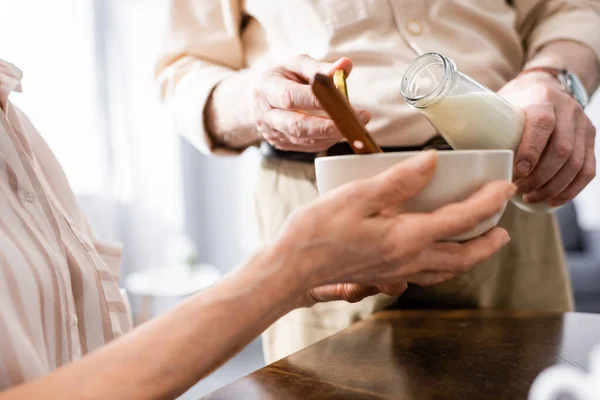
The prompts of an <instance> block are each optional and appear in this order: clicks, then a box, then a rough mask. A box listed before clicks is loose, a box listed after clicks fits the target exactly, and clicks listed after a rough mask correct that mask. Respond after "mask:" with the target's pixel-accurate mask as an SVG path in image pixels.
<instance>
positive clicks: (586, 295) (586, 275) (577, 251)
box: [556, 202, 600, 313]
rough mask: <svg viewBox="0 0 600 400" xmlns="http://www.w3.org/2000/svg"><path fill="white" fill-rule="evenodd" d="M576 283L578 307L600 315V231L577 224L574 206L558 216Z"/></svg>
mask: <svg viewBox="0 0 600 400" xmlns="http://www.w3.org/2000/svg"><path fill="white" fill-rule="evenodd" d="M556 216H557V218H558V223H559V226H560V231H561V235H562V240H563V244H564V246H565V250H566V252H567V263H568V264H569V272H570V274H571V280H572V281H573V292H574V295H575V307H576V309H577V311H581V312H596V313H600V230H586V229H583V228H582V227H581V225H580V224H579V222H578V220H577V210H576V208H575V205H574V204H573V202H570V203H568V204H566V205H565V206H564V207H562V208H560V209H559V210H558V211H557V212H556Z"/></svg>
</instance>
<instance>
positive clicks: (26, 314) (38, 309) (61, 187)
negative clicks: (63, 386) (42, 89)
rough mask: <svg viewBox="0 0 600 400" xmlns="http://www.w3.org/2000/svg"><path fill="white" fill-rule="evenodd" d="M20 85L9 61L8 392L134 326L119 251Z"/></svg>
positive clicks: (3, 348)
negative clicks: (96, 224) (23, 100)
mask: <svg viewBox="0 0 600 400" xmlns="http://www.w3.org/2000/svg"><path fill="white" fill-rule="evenodd" d="M20 80H21V71H19V70H18V69H17V68H16V67H14V66H13V65H12V64H9V63H7V62H5V61H2V60H0V105H1V110H0V391H2V390H4V389H7V388H9V387H12V386H15V385H18V384H21V383H24V382H27V381H30V380H32V379H36V378H38V377H40V376H42V375H45V374H48V373H50V372H52V371H53V370H55V369H56V368H58V367H60V366H61V365H64V364H66V363H69V362H71V361H73V360H76V359H78V358H80V357H82V356H83V355H85V354H86V353H88V352H91V351H93V350H95V349H97V348H99V347H101V346H103V345H104V344H106V343H107V342H109V341H110V340H112V339H115V338H117V337H119V336H121V335H122V334H123V333H124V332H126V331H128V330H129V329H130V328H131V319H130V315H129V308H128V303H127V302H126V300H125V298H124V296H122V293H121V290H120V289H119V284H118V281H119V280H118V276H119V265H120V255H121V250H120V247H119V246H115V245H112V244H107V243H102V242H100V241H98V240H97V239H96V238H95V236H94V233H93V231H92V229H91V227H90V225H89V223H88V221H87V220H86V218H85V216H84V215H83V212H82V211H81V209H80V207H79V206H78V204H77V200H76V198H75V195H74V194H73V192H72V191H71V189H70V187H69V184H68V182H67V179H66V177H65V174H64V172H63V171H62V169H61V167H60V165H59V164H58V162H57V160H56V158H55V157H54V156H53V154H52V152H51V151H50V149H49V148H48V146H47V145H46V143H45V142H44V140H43V139H42V138H41V136H40V135H39V134H38V132H37V131H36V130H35V129H34V127H33V126H32V125H31V123H30V122H29V120H28V119H27V117H25V115H24V114H23V113H22V112H21V111H20V110H18V109H17V108H16V107H15V106H14V105H12V104H11V103H10V102H9V101H8V95H9V94H10V92H11V91H19V90H20ZM74 151H75V150H74Z"/></svg>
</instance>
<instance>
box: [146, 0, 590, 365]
mask: <svg viewBox="0 0 600 400" xmlns="http://www.w3.org/2000/svg"><path fill="white" fill-rule="evenodd" d="M171 3H172V4H171V16H170V26H169V33H168V37H167V41H166V47H165V52H164V54H163V56H162V58H161V60H160V63H159V66H158V75H157V76H158V78H157V79H158V81H159V83H160V85H161V87H162V94H163V97H164V99H165V102H166V103H167V104H168V105H169V107H170V109H171V111H172V113H173V117H174V120H175V122H176V123H177V126H178V129H179V131H180V132H181V133H182V134H183V135H184V136H185V137H186V138H187V139H189V141H190V142H191V143H193V144H194V145H195V146H196V147H197V148H198V149H200V150H201V151H203V152H206V153H209V152H210V153H214V154H237V153H239V152H241V151H242V150H244V149H245V148H246V147H248V146H251V145H259V144H260V146H261V150H262V152H263V154H264V159H263V162H262V168H261V172H260V175H259V182H258V186H257V189H256V202H257V207H256V209H257V216H258V222H259V224H258V226H259V229H260V231H259V235H260V238H261V239H262V243H263V244H266V243H269V242H270V241H272V240H273V238H274V237H275V235H276V233H277V232H278V231H279V229H280V227H281V226H282V224H283V221H284V220H285V219H286V217H287V216H288V214H289V213H291V212H292V211H293V210H294V209H296V208H297V207H299V206H300V205H302V204H304V203H306V202H308V201H310V200H312V199H314V198H315V197H317V190H316V186H315V175H314V166H313V160H314V158H315V157H316V156H319V155H335V154H347V153H348V152H349V148H348V146H347V145H345V144H344V143H339V142H340V139H341V136H340V133H339V132H338V131H337V130H336V128H335V126H334V125H333V124H332V122H331V121H330V120H328V119H325V118H320V117H317V116H315V115H311V114H308V115H307V113H306V112H302V113H301V112H297V111H298V110H315V109H316V110H318V109H319V108H320V106H319V104H318V102H317V101H316V100H315V98H314V97H313V96H312V94H311V92H310V90H309V87H308V86H307V85H306V83H307V81H308V79H309V78H310V77H311V76H312V75H313V74H314V73H315V72H321V73H329V74H331V73H332V72H333V71H334V70H335V69H339V68H343V69H345V70H346V71H347V72H349V71H350V70H351V69H352V74H351V75H350V76H349V81H348V85H349V94H350V100H351V102H352V104H353V105H354V106H355V107H356V108H357V111H358V112H359V115H360V116H361V118H362V121H363V122H364V123H367V122H368V121H369V119H370V123H369V129H370V131H371V132H372V133H373V135H374V137H375V140H376V141H377V142H378V144H379V145H380V146H381V147H383V148H384V150H387V151H402V150H414V149H422V148H425V147H443V146H444V143H443V140H440V138H439V137H437V134H436V131H435V129H434V128H433V127H432V126H431V125H430V124H429V123H428V122H427V120H426V119H425V118H424V117H422V116H420V115H418V113H417V112H415V111H414V110H411V109H410V108H409V107H407V106H406V105H405V104H404V101H403V100H402V97H401V94H400V84H401V77H402V74H403V72H404V70H405V69H406V67H407V65H408V64H409V63H410V61H411V60H413V59H414V58H415V57H416V56H418V55H420V54H423V53H426V52H431V51H434V52H439V53H442V54H444V55H446V56H448V57H450V58H452V59H453V60H454V61H455V62H456V63H457V65H458V67H459V68H460V69H461V70H462V71H463V72H465V73H466V74H467V75H469V76H471V77H473V78H474V79H476V80H478V81H479V82H481V83H482V84H484V85H485V86H487V87H489V88H491V89H493V90H497V91H499V92H500V93H501V94H502V95H503V96H504V97H505V98H506V99H508V100H509V101H511V102H513V103H515V104H517V105H519V106H521V107H522V108H523V109H524V110H525V111H526V114H527V121H526V128H525V132H524V134H523V140H522V142H521V145H520V147H519V149H518V152H517V154H516V157H515V160H516V163H515V175H516V177H517V181H516V182H517V184H518V187H519V189H520V191H521V192H522V193H523V194H524V195H525V200H526V201H528V202H531V203H536V202H541V201H549V202H550V204H552V205H555V206H556V205H560V204H563V203H565V202H566V201H568V200H570V199H572V198H574V197H575V196H576V195H577V194H578V193H579V192H580V191H581V190H582V189H583V188H584V187H585V186H586V185H587V183H588V182H590V180H591V179H592V178H593V177H594V175H595V163H596V161H595V155H594V140H595V129H594V127H593V126H592V124H591V122H590V121H589V120H588V118H587V117H586V116H585V114H584V113H583V111H582V107H583V106H585V97H586V96H585V94H586V92H587V94H591V93H592V92H594V90H595V89H596V87H597V86H598V82H599V80H600V72H599V71H600V68H599V64H598V57H599V55H600V2H599V1H598V0H512V1H503V0H496V1H481V0H463V1H450V0H428V1H415V0H286V1H282V0H246V1H237V0H172V2H171ZM575 77H578V78H579V79H576V78H575ZM501 225H502V226H503V227H504V228H506V229H507V230H508V231H509V232H510V233H511V236H512V237H513V240H512V241H511V244H510V246H509V247H508V250H507V251H506V252H502V253H501V254H499V255H498V256H496V257H494V258H492V259H491V260H489V261H488V262H487V263H486V266H485V268H478V269H475V270H473V271H471V273H469V274H466V275H465V276H463V277H460V278H458V279H454V280H452V281H449V282H446V283H444V284H440V285H436V286H433V287H428V288H421V287H417V286H409V288H408V290H407V291H406V292H404V294H403V295H402V296H401V297H400V298H399V299H397V298H393V297H386V296H376V297H372V298H369V299H367V300H365V301H363V302H361V303H358V304H354V305H348V304H343V303H328V304H321V305H317V306H315V307H313V308H311V309H302V310H297V311H295V312H292V313H290V314H289V315H287V316H286V317H285V318H283V319H282V320H280V321H278V322H277V323H276V324H274V325H273V326H272V327H271V328H270V329H269V330H268V331H267V332H266V333H265V336H264V345H265V355H266V358H267V361H273V360H276V359H278V358H280V357H283V356H285V355H287V354H289V353H291V352H293V351H296V350H298V349H300V348H302V347H304V346H306V345H308V344H310V343H312V342H314V341H316V340H319V339H321V338H323V337H325V336H327V335H329V334H332V333H334V332H336V331H337V330H340V329H342V328H344V327H346V326H348V325H349V324H350V323H352V321H355V320H356V319H359V318H361V317H363V316H365V315H366V314H369V313H371V312H373V311H374V310H377V309H380V308H383V307H386V306H390V305H391V304H393V303H394V302H395V305H394V306H395V307H490V308H519V309H538V310H555V311H567V310H571V309H572V307H573V300H572V295H571V288H570V283H569V280H568V275H567V272H566V269H565V262H564V256H563V252H562V248H561V244H560V241H559V236H558V232H557V229H556V226H555V221H554V218H553V217H552V215H549V214H527V213H525V212H523V211H521V210H519V209H517V208H516V207H514V206H512V205H511V206H510V207H509V208H508V210H507V212H506V213H505V215H504V218H503V220H502V222H501Z"/></svg>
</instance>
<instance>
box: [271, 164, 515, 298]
mask: <svg viewBox="0 0 600 400" xmlns="http://www.w3.org/2000/svg"><path fill="white" fill-rule="evenodd" d="M436 160H437V157H436V153H435V152H425V153H423V154H421V155H418V156H415V157H413V158H411V159H409V160H407V161H405V162H402V163H400V164H398V165H397V166H395V167H393V168H391V169H389V170H388V171H387V172H385V173H383V174H381V175H379V176H377V177H374V178H371V179H365V180H361V181H356V182H353V183H350V184H348V185H345V186H343V187H341V188H339V189H338V190H336V191H333V192H331V193H330V194H328V195H327V196H324V197H322V198H320V199H319V200H318V201H316V202H314V203H312V204H311V205H309V206H307V207H304V208H302V209H300V210H299V211H297V212H295V213H294V214H293V216H292V217H291V219H290V220H289V222H288V225H287V226H286V229H285V230H284V232H283V236H282V238H281V240H280V241H279V242H278V244H277V246H278V247H279V248H278V251H279V253H280V254H285V257H290V258H291V259H295V260H302V261H301V262H300V264H301V265H302V266H303V267H301V268H300V271H298V273H299V274H300V275H299V276H300V277H305V278H306V280H307V283H306V284H307V285H308V287H307V289H308V291H307V292H306V294H305V295H304V296H303V297H302V299H301V300H300V304H301V305H312V304H314V303H315V302H318V301H329V300H346V301H359V300H361V299H362V298H363V297H365V296H368V295H372V294H374V293H377V292H383V293H386V294H399V293H401V292H402V291H403V290H404V289H405V288H406V284H407V283H415V284H419V285H431V284H435V283H438V282H441V281H444V280H448V279H451V278H453V277H455V276H456V275H458V274H461V273H463V272H466V271H468V270H469V269H471V268H472V267H473V266H474V265H475V264H477V263H479V262H481V261H483V260H485V259H487V258H488V257H490V256H491V255H493V254H494V253H496V252H497V251H498V250H499V249H500V248H501V247H502V246H503V245H504V244H506V243H507V242H508V240H509V237H508V234H507V232H506V231H505V230H503V229H501V228H494V229H492V230H491V231H489V232H488V233H487V234H485V235H483V236H481V237H479V238H476V239H473V240H471V241H468V242H465V243H447V242H440V240H442V239H443V238H445V237H448V236H454V235H458V234H461V233H464V232H467V231H469V230H471V229H473V228H474V227H476V226H477V225H478V224H479V223H481V222H483V221H484V220H486V219H487V218H489V217H491V216H492V215H494V214H495V213H496V212H498V211H499V210H500V209H501V208H502V207H503V206H504V204H505V202H506V201H507V200H508V199H509V198H510V197H511V196H512V195H513V194H514V192H515V190H516V188H515V186H514V185H513V184H512V183H510V182H493V183H489V184H487V185H485V186H484V187H483V188H482V189H481V190H479V191H478V192H477V193H475V194H474V195H473V196H471V197H470V198H469V199H467V200H465V201H463V202H460V203H456V204H452V205H448V206H446V207H443V208H440V209H438V210H437V211H435V212H432V213H429V214H397V213H395V212H394V211H393V210H397V209H398V207H400V206H401V204H402V203H403V202H404V201H406V200H408V199H410V198H412V197H413V196H415V195H416V194H417V193H419V192H420V191H421V190H423V189H424V188H425V186H426V185H427V184H428V182H429V181H430V180H431V178H432V177H433V174H434V171H435V166H436ZM286 264H287V262H284V261H282V265H286ZM289 264H290V265H292V264H295V265H297V264H296V263H293V262H290V263H289Z"/></svg>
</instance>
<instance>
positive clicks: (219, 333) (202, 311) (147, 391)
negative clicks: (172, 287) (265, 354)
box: [0, 250, 303, 400]
mask: <svg viewBox="0 0 600 400" xmlns="http://www.w3.org/2000/svg"><path fill="white" fill-rule="evenodd" d="M282 254H283V255H284V253H282V252H279V251H273V250H272V251H267V252H263V253H260V254H259V255H258V256H257V257H255V258H254V259H253V260H252V261H250V263H248V265H247V266H245V267H244V268H241V269H240V270H238V271H236V272H235V273H233V274H232V275H231V276H229V277H227V278H226V279H224V280H223V281H222V282H221V283H219V284H218V285H216V286H214V287H212V288H210V289H208V290H206V291H204V292H202V293H201V294H199V295H195V296H194V297H192V298H190V299H189V300H187V301H186V302H185V303H184V304H182V305H181V306H179V307H178V308H176V309H175V310H173V311H172V312H169V313H167V314H165V315H163V316H161V317H158V318H156V319H155V320H153V321H151V322H149V323H147V324H145V325H143V326H141V327H139V328H137V329H135V330H134V331H133V332H132V333H130V334H127V335H125V336H124V337H123V338H120V339H118V340H116V341H115V342H113V343H111V344H109V345H108V346H106V347H105V348H103V349H101V350H98V351H97V352H95V353H93V354H91V355H88V356H86V357H84V358H83V359H82V360H80V361H76V362H74V363H72V364H70V365H68V366H65V367H63V368H60V369H59V370H57V371H56V372H54V373H52V374H50V375H48V376H46V377H44V378H41V379H39V380H37V381H34V382H32V383H28V384H24V385H21V386H18V387H16V388H15V389H13V390H11V391H8V392H5V393H3V394H0V399H1V400H9V399H34V398H45V399H49V398H61V399H62V398H78V399H120V398H121V399H157V398H169V399H172V398H175V397H177V396H178V395H180V394H181V393H183V392H184V391H185V390H186V389H188V388H189V387H191V386H192V385H193V384H194V383H196V382H197V381H198V380H200V379H201V378H203V377H204V376H206V375H208V374H209V373H210V372H212V371H213V370H214V369H216V368H217V367H219V366H220V365H221V364H223V363H224V362H225V361H226V360H227V359H229V358H230V357H232V356H233V355H234V354H235V353H237V352H238V351H240V350H241V349H242V348H243V347H244V346H246V345H247V344H248V343H249V342H250V341H252V339H254V338H255V337H256V336H258V335H259V334H260V333H261V332H262V331H263V330H264V329H266V328H267V327H268V326H269V325H271V324H272V323H273V322H274V321H275V320H277V319H278V318H279V317H281V316H282V315H284V314H286V313H287V312H289V311H290V310H291V309H292V308H293V307H294V306H295V304H296V301H297V299H298V298H299V297H300V295H301V294H302V293H303V286H302V285H303V283H301V282H302V277H301V276H299V274H298V272H299V271H300V269H299V268H298V267H299V266H298V265H290V264H294V263H295V261H294V260H291V259H289V258H288V259H285V263H286V265H285V268H284V267H283V262H284V259H283V255H282Z"/></svg>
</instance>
